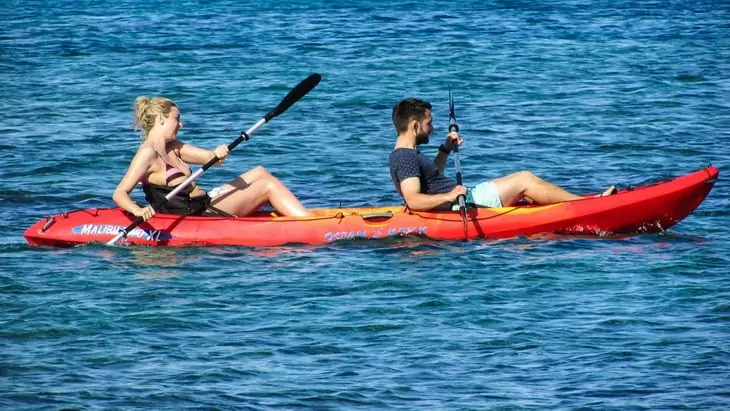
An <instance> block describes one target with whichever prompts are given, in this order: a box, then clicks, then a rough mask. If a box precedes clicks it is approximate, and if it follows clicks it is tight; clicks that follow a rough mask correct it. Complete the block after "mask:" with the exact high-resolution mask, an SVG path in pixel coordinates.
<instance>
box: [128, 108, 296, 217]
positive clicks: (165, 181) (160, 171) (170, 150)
mask: <svg viewBox="0 0 730 411" xmlns="http://www.w3.org/2000/svg"><path fill="white" fill-rule="evenodd" d="M134 125H135V128H136V129H139V130H140V131H141V133H142V137H143V140H144V141H143V142H142V144H141V145H140V146H139V149H137V153H136V154H135V156H134V159H132V163H131V164H130V165H129V168H128V169H127V172H126V174H125V175H124V177H123V178H122V180H121V181H120V182H119V185H118V186H117V188H116V190H114V196H113V199H114V201H115V202H116V203H117V205H119V207H121V208H123V209H125V210H127V211H128V212H130V213H132V214H134V215H135V216H136V217H142V218H143V219H144V220H147V219H149V218H151V217H152V216H153V215H155V210H154V209H153V208H152V206H151V205H150V206H147V207H139V206H138V205H137V204H136V203H135V202H134V201H132V199H131V197H130V196H129V193H131V192H132V189H134V187H135V186H136V185H137V184H138V183H142V188H143V189H144V192H145V197H146V198H147V201H148V202H149V203H150V204H155V203H157V202H158V201H159V200H160V199H161V198H163V197H164V196H166V195H167V194H169V193H170V192H171V191H172V190H173V189H174V188H175V187H177V186H178V185H179V184H181V183H182V182H183V181H185V179H186V178H187V177H188V176H190V174H191V173H192V172H191V170H190V167H189V166H188V164H200V165H202V164H205V163H207V162H208V161H210V160H211V159H213V158H214V157H218V158H219V159H220V161H219V163H218V165H220V164H222V163H223V162H224V161H225V159H226V156H228V146H226V145H222V146H218V147H216V149H215V150H206V149H202V148H199V147H195V146H191V145H189V144H186V143H183V142H181V141H178V140H177V132H178V131H179V130H180V129H181V128H182V126H183V123H182V121H181V120H180V110H179V109H178V107H177V104H175V103H174V102H173V101H172V100H170V99H168V98H164V97H154V98H149V97H144V96H142V97H138V98H137V100H136V101H135V107H134ZM266 203H269V204H271V206H272V207H274V209H275V210H276V211H277V212H278V213H279V214H281V215H284V216H292V217H304V216H308V215H310V213H309V210H307V209H306V208H305V207H304V206H303V205H302V204H301V203H300V202H299V200H297V198H296V197H295V196H294V194H292V193H291V191H289V189H288V188H286V186H285V185H284V184H283V183H282V182H281V181H279V179H277V178H276V177H274V176H272V175H271V174H270V173H269V172H268V171H267V170H266V169H265V168H263V167H256V168H254V169H252V170H249V171H247V172H245V173H243V174H241V175H240V176H239V177H238V178H235V179H233V180H231V181H229V182H228V183H226V184H223V185H222V186H220V187H216V188H214V189H212V190H210V192H208V193H206V192H205V191H204V190H203V189H201V188H200V187H199V186H197V185H196V184H195V183H194V182H193V183H191V184H190V185H188V186H187V187H185V189H183V190H182V191H181V192H180V193H179V194H178V195H176V196H175V197H173V198H172V199H171V200H170V201H169V202H167V203H166V204H165V205H163V206H162V207H160V208H159V209H158V211H159V212H161V213H166V214H178V215H215V214H219V215H226V214H228V215H235V216H245V215H248V214H251V213H252V212H254V211H256V210H257V209H258V208H259V207H261V206H262V205H264V204H266Z"/></svg>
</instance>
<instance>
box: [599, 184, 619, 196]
mask: <svg viewBox="0 0 730 411" xmlns="http://www.w3.org/2000/svg"><path fill="white" fill-rule="evenodd" d="M616 193H618V190H617V189H616V186H611V187H609V188H608V190H606V191H604V192H603V193H601V195H600V196H599V197H606V196H610V195H613V194H616Z"/></svg>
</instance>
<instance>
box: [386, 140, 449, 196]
mask: <svg viewBox="0 0 730 411" xmlns="http://www.w3.org/2000/svg"><path fill="white" fill-rule="evenodd" d="M388 164H389V165H390V178H392V179H393V184H395V189H396V190H398V194H400V196H401V197H403V193H402V192H401V191H400V183H401V181H403V180H405V179H407V178H411V177H418V178H419V179H420V180H421V193H422V194H443V193H448V192H449V191H451V190H453V189H454V187H456V181H454V180H452V179H450V178H448V177H446V176H445V175H443V174H441V173H440V172H439V170H438V169H437V168H436V164H434V163H433V161H431V160H429V158H428V157H426V156H424V155H423V154H421V153H420V152H418V151H417V150H414V149H411V148H396V149H395V150H393V152H392V153H390V157H389V158H388Z"/></svg>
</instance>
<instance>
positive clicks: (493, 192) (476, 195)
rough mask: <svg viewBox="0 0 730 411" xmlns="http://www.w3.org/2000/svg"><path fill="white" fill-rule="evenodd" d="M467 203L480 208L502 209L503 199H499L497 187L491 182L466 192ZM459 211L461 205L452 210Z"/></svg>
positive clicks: (478, 185)
mask: <svg viewBox="0 0 730 411" xmlns="http://www.w3.org/2000/svg"><path fill="white" fill-rule="evenodd" d="M466 203H467V205H468V204H474V205H476V206H478V207H490V208H499V207H502V199H500V198H499V191H498V190H497V185H496V184H494V183H493V182H491V181H485V182H483V183H480V184H477V185H476V186H474V187H471V188H468V189H467V190H466ZM458 209H459V204H454V206H453V207H452V210H454V211H456V210H458Z"/></svg>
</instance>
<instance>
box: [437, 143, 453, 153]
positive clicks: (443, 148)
mask: <svg viewBox="0 0 730 411" xmlns="http://www.w3.org/2000/svg"><path fill="white" fill-rule="evenodd" d="M439 151H440V152H442V153H444V154H446V155H449V154H451V150H447V149H446V146H444V145H443V144H441V145H440V146H439Z"/></svg>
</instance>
